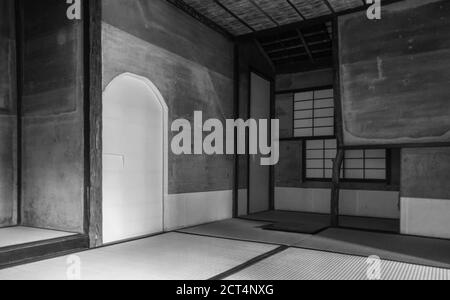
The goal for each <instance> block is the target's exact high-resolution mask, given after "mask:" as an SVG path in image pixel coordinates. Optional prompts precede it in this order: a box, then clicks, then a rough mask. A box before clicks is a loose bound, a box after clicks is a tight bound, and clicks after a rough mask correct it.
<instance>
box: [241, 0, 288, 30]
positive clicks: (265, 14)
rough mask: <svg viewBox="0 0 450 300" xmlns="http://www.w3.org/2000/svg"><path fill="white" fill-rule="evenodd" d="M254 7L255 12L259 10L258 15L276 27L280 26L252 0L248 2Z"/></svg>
mask: <svg viewBox="0 0 450 300" xmlns="http://www.w3.org/2000/svg"><path fill="white" fill-rule="evenodd" d="M248 1H249V2H250V3H251V4H252V5H253V6H254V7H256V9H257V10H259V12H260V13H262V14H263V15H264V16H265V17H266V18H268V19H269V20H270V21H271V22H272V23H274V24H275V25H276V26H277V27H278V26H280V23H278V22H277V21H276V20H275V19H274V18H273V17H272V16H271V15H269V14H268V13H267V12H266V11H265V10H264V9H262V8H261V6H259V5H258V4H257V3H256V2H255V1H254V0H248Z"/></svg>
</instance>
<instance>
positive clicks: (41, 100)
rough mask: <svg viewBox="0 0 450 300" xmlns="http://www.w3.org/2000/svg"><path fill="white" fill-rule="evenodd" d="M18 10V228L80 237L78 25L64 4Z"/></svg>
mask: <svg viewBox="0 0 450 300" xmlns="http://www.w3.org/2000/svg"><path fill="white" fill-rule="evenodd" d="M23 7H24V10H23V20H24V24H23V41H22V43H23V46H24V47H23V74H24V77H23V99H22V118H23V119H22V151H23V152H22V220H23V224H24V225H29V226H37V227H43V228H52V229H59V230H66V231H74V232H82V231H83V209H84V206H83V203H84V181H83V179H84V154H83V153H84V140H83V127H84V121H83V114H84V113H83V42H82V37H83V35H82V34H83V24H82V22H81V21H76V20H75V21H74V20H68V19H67V17H66V10H67V7H68V5H67V4H66V3H65V1H59V0H39V1H33V0H25V1H23Z"/></svg>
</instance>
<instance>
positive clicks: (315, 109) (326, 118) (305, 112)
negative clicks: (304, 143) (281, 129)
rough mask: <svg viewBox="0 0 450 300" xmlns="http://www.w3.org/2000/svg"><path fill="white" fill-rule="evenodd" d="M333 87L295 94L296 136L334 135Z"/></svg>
mask: <svg viewBox="0 0 450 300" xmlns="http://www.w3.org/2000/svg"><path fill="white" fill-rule="evenodd" d="M334 120H335V107H334V92H333V89H321V90H311V91H307V92H301V93H295V94H294V137H320V136H334Z"/></svg>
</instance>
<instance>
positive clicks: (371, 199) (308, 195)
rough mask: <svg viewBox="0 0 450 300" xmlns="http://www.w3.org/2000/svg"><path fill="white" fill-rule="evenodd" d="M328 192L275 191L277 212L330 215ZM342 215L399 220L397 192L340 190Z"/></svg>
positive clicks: (286, 189)
mask: <svg viewBox="0 0 450 300" xmlns="http://www.w3.org/2000/svg"><path fill="white" fill-rule="evenodd" d="M330 199H331V190H330V189H302V188H276V189H275V207H276V209H277V210H287V211H301V212H311V213H325V214H328V213H330ZM340 199H341V200H340V212H341V215H348V216H361V217H374V218H387V219H398V218H399V217H400V212H399V205H398V204H399V192H390V191H358V190H342V191H341V195H340Z"/></svg>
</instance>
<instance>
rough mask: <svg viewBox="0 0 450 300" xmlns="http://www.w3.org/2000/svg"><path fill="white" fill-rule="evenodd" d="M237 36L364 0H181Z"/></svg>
mask: <svg viewBox="0 0 450 300" xmlns="http://www.w3.org/2000/svg"><path fill="white" fill-rule="evenodd" d="M182 2H184V3H185V4H186V5H188V6H189V7H191V8H193V9H194V10H196V11H197V12H198V13H200V14H201V15H203V16H205V17H206V18H208V19H209V20H211V21H212V22H214V23H216V24H217V25H219V26H220V27H222V28H223V29H225V30H226V31H228V32H229V33H230V34H232V35H234V36H240V35H245V34H248V33H252V32H257V31H261V30H265V29H271V28H276V27H278V26H281V25H287V24H291V23H296V22H300V21H305V20H309V19H314V18H318V17H321V16H327V15H332V14H334V13H340V12H343V11H346V10H349V9H353V8H358V7H362V6H364V5H365V3H364V0H182Z"/></svg>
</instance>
